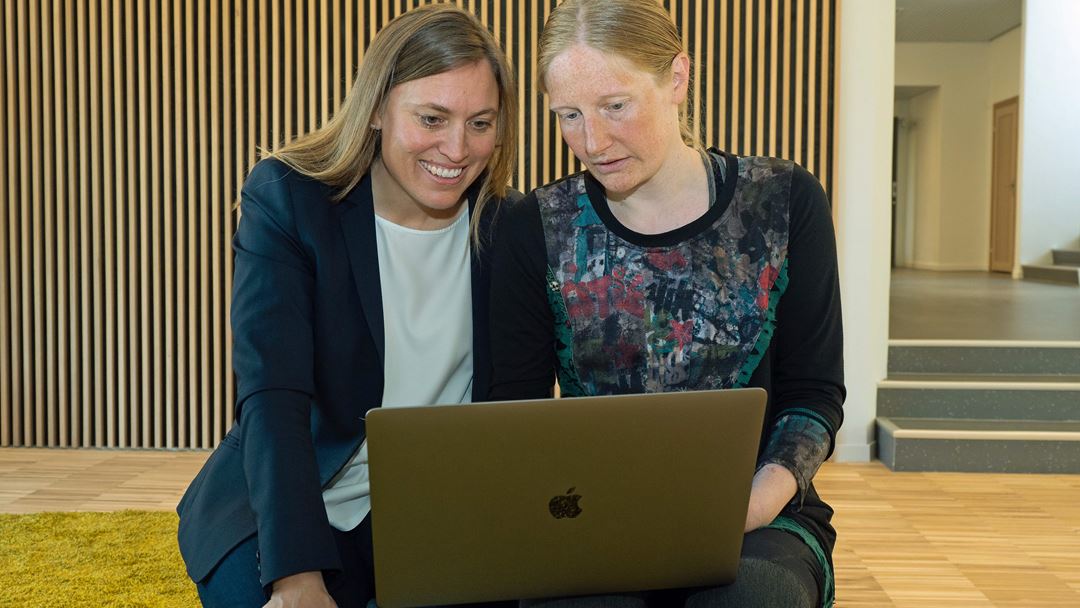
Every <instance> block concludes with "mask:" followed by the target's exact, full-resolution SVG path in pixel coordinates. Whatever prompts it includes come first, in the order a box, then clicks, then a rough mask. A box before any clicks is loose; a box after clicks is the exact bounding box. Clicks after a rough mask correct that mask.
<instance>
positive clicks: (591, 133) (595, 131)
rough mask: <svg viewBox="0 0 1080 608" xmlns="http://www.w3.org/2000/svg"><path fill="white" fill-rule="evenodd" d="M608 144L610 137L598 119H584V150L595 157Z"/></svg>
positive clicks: (609, 143)
mask: <svg viewBox="0 0 1080 608" xmlns="http://www.w3.org/2000/svg"><path fill="white" fill-rule="evenodd" d="M610 145H611V137H610V136H609V135H608V130H607V128H605V127H604V125H603V124H601V121H600V119H599V118H596V117H594V118H592V119H585V152H586V153H587V154H588V155H589V156H590V157H595V156H597V155H599V154H600V153H601V152H603V151H604V150H606V149H607V148H608V146H610Z"/></svg>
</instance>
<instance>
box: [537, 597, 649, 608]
mask: <svg viewBox="0 0 1080 608" xmlns="http://www.w3.org/2000/svg"><path fill="white" fill-rule="evenodd" d="M647 606H648V604H646V602H645V598H644V597H641V596H638V595H596V596H587V597H563V598H553V599H544V600H522V601H521V603H520V605H519V608H647Z"/></svg>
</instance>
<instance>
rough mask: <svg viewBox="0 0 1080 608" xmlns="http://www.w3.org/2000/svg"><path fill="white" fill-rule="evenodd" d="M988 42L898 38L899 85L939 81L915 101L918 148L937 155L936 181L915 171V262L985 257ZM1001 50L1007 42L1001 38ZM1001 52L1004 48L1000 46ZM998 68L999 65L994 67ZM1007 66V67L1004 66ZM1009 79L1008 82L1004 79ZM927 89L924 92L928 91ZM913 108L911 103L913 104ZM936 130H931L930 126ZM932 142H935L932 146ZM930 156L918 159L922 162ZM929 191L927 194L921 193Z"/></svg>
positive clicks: (961, 266) (958, 263)
mask: <svg viewBox="0 0 1080 608" xmlns="http://www.w3.org/2000/svg"><path fill="white" fill-rule="evenodd" d="M990 46H991V44H990V43H898V44H897V45H896V85H897V86H933V87H936V93H934V94H933V95H936V96H937V97H936V99H923V100H921V101H920V102H918V103H916V102H915V100H917V99H919V98H915V99H913V100H912V101H913V104H912V105H913V106H915V105H919V106H920V107H919V108H918V109H917V111H915V112H914V113H915V114H920V113H921V114H922V115H921V116H919V115H916V116H915V121H916V123H917V127H916V128H917V129H918V131H919V133H918V135H919V139H920V147H919V152H920V154H921V152H923V151H929V152H932V153H934V154H936V155H938V157H937V158H935V159H932V160H933V162H935V163H937V166H938V170H937V173H938V175H937V180H938V181H937V183H929V182H930V180H929V179H925V178H924V175H923V174H921V173H920V175H919V177H918V179H919V181H920V183H921V185H920V188H919V194H918V195H917V208H918V214H917V215H918V223H917V226H916V245H915V256H914V257H915V259H914V266H915V267H917V268H925V269H929V270H985V269H987V268H988V267H989V259H990V158H991V130H992V124H991V123H992V118H993V113H992V108H993V104H992V103H991V102H990V80H991V71H992V70H991V67H990ZM1002 48H1003V49H1004V45H1002ZM1002 54H1003V53H1002ZM995 69H996V68H995ZM1005 69H1009V68H1008V66H1006V67H1005ZM1002 86H1006V85H1002ZM927 95H931V94H924V95H921V96H920V97H926V96H927ZM913 110H916V108H914V107H913ZM931 127H932V128H934V129H939V130H940V132H938V133H934V132H931V131H930V129H931ZM931 144H935V145H936V147H935V148H931V147H930V146H931ZM928 162H930V159H925V158H921V157H920V159H919V166H920V167H925V166H927V163H928ZM922 195H928V196H929V197H928V198H922Z"/></svg>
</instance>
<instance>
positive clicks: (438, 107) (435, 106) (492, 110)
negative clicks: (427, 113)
mask: <svg viewBox="0 0 1080 608" xmlns="http://www.w3.org/2000/svg"><path fill="white" fill-rule="evenodd" d="M415 107H417V108H428V109H431V110H435V111H436V112H440V113H442V114H453V112H451V111H450V108H447V107H444V106H441V105H439V104H437V103H418V104H416V106H415ZM498 113H499V112H498V110H496V109H495V108H485V109H483V110H480V111H479V112H476V113H475V114H473V115H472V116H470V118H475V117H477V116H483V115H484V114H496V115H497V114H498Z"/></svg>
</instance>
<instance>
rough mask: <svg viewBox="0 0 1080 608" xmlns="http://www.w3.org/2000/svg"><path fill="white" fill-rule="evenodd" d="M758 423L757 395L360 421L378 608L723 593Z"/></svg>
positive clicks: (737, 540)
mask: <svg viewBox="0 0 1080 608" xmlns="http://www.w3.org/2000/svg"><path fill="white" fill-rule="evenodd" d="M764 411H765V391H763V390H761V389H737V390H724V391H699V392H678V393H654V394H648V395H620V396H609V397H584V398H574V399H543V400H535V401H516V402H506V403H482V404H472V405H456V406H435V407H416V408H386V409H381V408H380V409H376V410H372V411H370V412H369V413H368V416H367V438H368V457H369V463H370V469H369V470H370V476H371V503H372V513H371V523H372V534H373V544H374V550H375V588H376V601H377V603H378V605H379V606H380V608H397V607H406V606H430V605H435V604H456V603H463V602H479V601H493V600H503V599H523V598H535V597H559V596H569V595H585V594H597V593H604V592H614V591H637V590H646V589H662V588H675V587H696V586H705V585H716V584H724V583H728V582H730V581H732V580H733V579H734V577H735V572H736V570H737V568H738V561H739V552H740V550H741V547H742V539H743V527H744V525H745V522H746V508H747V502H748V500H749V494H750V482H751V480H752V477H753V473H754V464H755V460H756V457H757V449H758V440H759V437H760V435H761V428H762V418H763V416H764Z"/></svg>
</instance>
